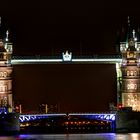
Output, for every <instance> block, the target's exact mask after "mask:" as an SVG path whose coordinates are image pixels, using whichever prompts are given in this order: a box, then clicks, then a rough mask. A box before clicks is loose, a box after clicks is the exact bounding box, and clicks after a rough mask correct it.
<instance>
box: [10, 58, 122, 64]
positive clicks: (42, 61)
mask: <svg viewBox="0 0 140 140" xmlns="http://www.w3.org/2000/svg"><path fill="white" fill-rule="evenodd" d="M121 60H122V59H120V58H102V59H101V58H91V59H72V60H71V61H64V60H63V59H12V60H11V63H12V64H13V65H19V64H53V63H54V64H55V63H71V64H75V63H77V64H80V63H81V64H88V63H91V64H92V63H93V64H94V63H102V64H116V63H120V62H121Z"/></svg>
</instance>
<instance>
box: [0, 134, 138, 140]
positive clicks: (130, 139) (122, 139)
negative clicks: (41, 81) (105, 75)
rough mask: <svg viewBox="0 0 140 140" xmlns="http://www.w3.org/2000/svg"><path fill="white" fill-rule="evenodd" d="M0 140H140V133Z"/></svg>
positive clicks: (36, 136)
mask: <svg viewBox="0 0 140 140" xmlns="http://www.w3.org/2000/svg"><path fill="white" fill-rule="evenodd" d="M0 140H140V133H127V134H116V133H98V134H43V135H42V134H40V135H26V134H25V135H19V136H1V137H0Z"/></svg>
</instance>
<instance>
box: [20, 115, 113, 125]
mask: <svg viewBox="0 0 140 140" xmlns="http://www.w3.org/2000/svg"><path fill="white" fill-rule="evenodd" d="M58 116H79V117H84V118H88V119H95V120H102V121H115V120H116V114H107V113H104V114H103V113H102V114H98V113H70V114H30V115H29V114H28V115H26V114H25V115H20V117H19V120H20V122H21V123H22V122H27V121H33V120H39V119H44V118H51V117H58Z"/></svg>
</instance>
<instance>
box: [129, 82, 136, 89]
mask: <svg viewBox="0 0 140 140" xmlns="http://www.w3.org/2000/svg"><path fill="white" fill-rule="evenodd" d="M127 89H129V90H134V89H135V90H136V89H137V84H133V83H130V84H127Z"/></svg>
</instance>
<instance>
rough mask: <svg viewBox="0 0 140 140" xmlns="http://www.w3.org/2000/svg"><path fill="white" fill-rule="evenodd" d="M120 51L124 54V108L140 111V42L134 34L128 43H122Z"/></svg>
mask: <svg viewBox="0 0 140 140" xmlns="http://www.w3.org/2000/svg"><path fill="white" fill-rule="evenodd" d="M120 50H121V53H122V63H121V72H122V87H121V93H122V95H121V99H122V106H123V107H131V108H132V110H134V111H140V65H139V63H140V61H139V57H140V42H137V40H136V38H135V36H134V32H133V37H131V38H129V39H128V42H121V45H120Z"/></svg>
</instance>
